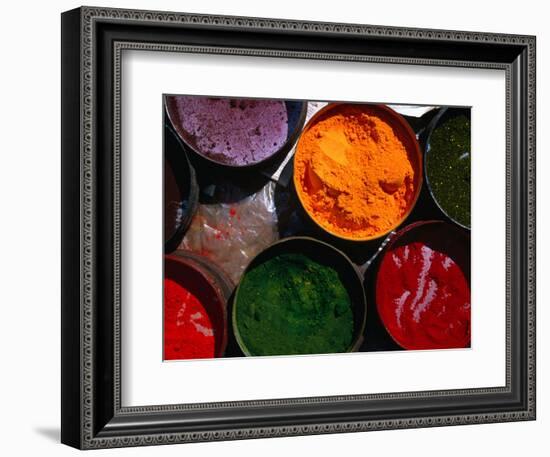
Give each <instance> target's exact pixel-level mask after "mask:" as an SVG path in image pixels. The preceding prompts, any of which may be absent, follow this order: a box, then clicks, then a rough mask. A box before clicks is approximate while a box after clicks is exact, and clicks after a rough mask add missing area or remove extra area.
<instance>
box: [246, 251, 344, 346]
mask: <svg viewBox="0 0 550 457" xmlns="http://www.w3.org/2000/svg"><path fill="white" fill-rule="evenodd" d="M351 306H352V305H351V300H350V297H349V294H348V292H347V290H346V289H345V287H344V285H343V284H342V282H341V280H340V278H339V276H338V273H337V272H336V271H335V270H334V269H332V268H330V267H327V266H324V265H321V264H319V263H317V262H315V261H313V260H311V259H310V258H309V257H307V256H305V255H302V254H281V255H279V256H276V257H274V258H272V259H270V260H268V261H266V262H264V263H262V264H260V265H258V266H257V267H255V268H254V269H253V270H251V271H250V272H248V273H247V274H246V275H245V276H244V278H243V279H242V282H241V285H240V286H239V291H238V295H237V303H236V324H237V327H238V330H239V334H240V337H241V339H242V341H243V342H244V344H245V346H246V347H247V348H248V350H249V352H250V353H251V354H252V355H287V354H288V355H291V354H328V353H335V352H345V351H347V350H348V349H349V347H350V346H351V343H352V339H353V312H352V308H351Z"/></svg>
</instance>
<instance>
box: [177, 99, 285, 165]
mask: <svg viewBox="0 0 550 457" xmlns="http://www.w3.org/2000/svg"><path fill="white" fill-rule="evenodd" d="M174 99H175V104H176V108H177V111H178V117H179V122H180V126H181V128H182V129H183V130H184V131H185V132H186V134H187V135H186V140H187V141H188V142H189V143H190V144H191V145H192V146H193V147H194V148H195V149H196V150H197V151H199V152H200V153H201V154H203V155H205V156H206V157H208V158H210V159H212V160H214V161H216V162H220V163H223V164H227V165H237V166H242V165H252V164H255V163H258V162H261V161H262V160H264V159H267V158H268V157H270V156H272V155H273V154H275V153H276V152H277V151H278V150H279V149H280V148H281V147H282V146H283V145H284V144H285V142H286V139H287V135H288V117H287V110H286V105H285V102H284V101H281V100H250V99H224V98H208V97H185V96H178V97H174Z"/></svg>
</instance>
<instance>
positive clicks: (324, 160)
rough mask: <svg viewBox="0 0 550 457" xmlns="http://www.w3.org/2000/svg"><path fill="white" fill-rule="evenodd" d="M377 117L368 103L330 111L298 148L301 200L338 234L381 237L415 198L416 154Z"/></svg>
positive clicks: (296, 175)
mask: <svg viewBox="0 0 550 457" xmlns="http://www.w3.org/2000/svg"><path fill="white" fill-rule="evenodd" d="M377 113H378V111H377V110H375V109H373V108H372V107H369V106H368V105H350V104H345V105H340V106H337V107H334V108H333V109H331V110H330V111H329V112H328V113H326V114H325V115H321V116H320V117H319V118H318V119H317V121H316V122H315V123H314V124H313V125H311V126H309V127H308V128H307V129H306V130H305V131H304V132H303V133H302V135H301V137H300V140H299V142H298V145H297V147H296V155H295V158H294V182H295V185H296V189H297V192H298V195H299V196H300V200H301V202H302V204H303V206H304V207H305V209H306V211H307V212H308V213H309V215H310V216H311V217H312V218H313V219H314V220H315V221H316V222H317V223H318V224H319V225H320V226H321V227H323V228H324V229H325V230H327V231H329V232H330V233H332V234H334V235H336V236H340V237H343V238H352V239H356V240H366V239H372V238H376V237H377V236H380V235H383V234H384V233H387V232H389V231H390V230H392V229H393V228H395V227H396V226H397V225H399V223H400V222H401V221H402V219H403V218H404V216H405V215H406V214H407V212H408V210H409V208H410V207H411V205H412V204H413V202H414V199H415V198H416V194H417V192H416V187H417V185H418V178H419V177H418V176H416V173H418V172H417V168H418V166H417V159H416V157H415V155H414V154H415V152H414V150H411V151H408V150H407V148H406V146H405V144H404V143H403V141H405V140H404V139H403V140H402V138H403V135H402V134H401V135H399V134H398V133H397V132H396V130H394V128H392V126H391V125H389V124H388V123H387V121H386V120H384V119H382V118H381V117H380V116H379V115H377ZM411 149H412V148H411Z"/></svg>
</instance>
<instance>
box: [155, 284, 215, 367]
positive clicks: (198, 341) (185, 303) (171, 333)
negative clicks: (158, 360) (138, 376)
mask: <svg viewBox="0 0 550 457" xmlns="http://www.w3.org/2000/svg"><path fill="white" fill-rule="evenodd" d="M214 355H215V339H214V328H213V325H212V322H211V320H210V317H209V315H208V313H207V311H206V309H205V307H204V306H203V304H202V303H201V302H200V301H199V299H198V298H197V297H196V296H195V295H193V294H192V293H191V292H190V291H188V290H187V289H186V288H184V287H183V286H181V285H180V284H178V283H177V282H175V281H172V280H171V279H164V359H165V360H177V359H204V358H212V357H214Z"/></svg>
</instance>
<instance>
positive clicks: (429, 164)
mask: <svg viewBox="0 0 550 457" xmlns="http://www.w3.org/2000/svg"><path fill="white" fill-rule="evenodd" d="M470 159H471V157H470V120H469V119H468V118H467V117H466V116H457V117H454V118H451V119H449V120H448V121H446V122H445V123H444V124H442V125H441V126H440V127H437V128H436V129H435V130H434V131H433V133H432V135H431V139H430V150H429V152H428V155H427V161H426V174H427V177H428V181H429V183H430V186H431V189H432V192H433V195H434V197H435V199H436V200H437V202H438V204H439V206H440V207H441V209H442V210H443V211H444V212H445V213H446V214H447V215H448V216H449V217H450V218H451V219H454V220H455V221H457V222H458V223H460V224H462V225H464V226H466V227H470Z"/></svg>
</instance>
